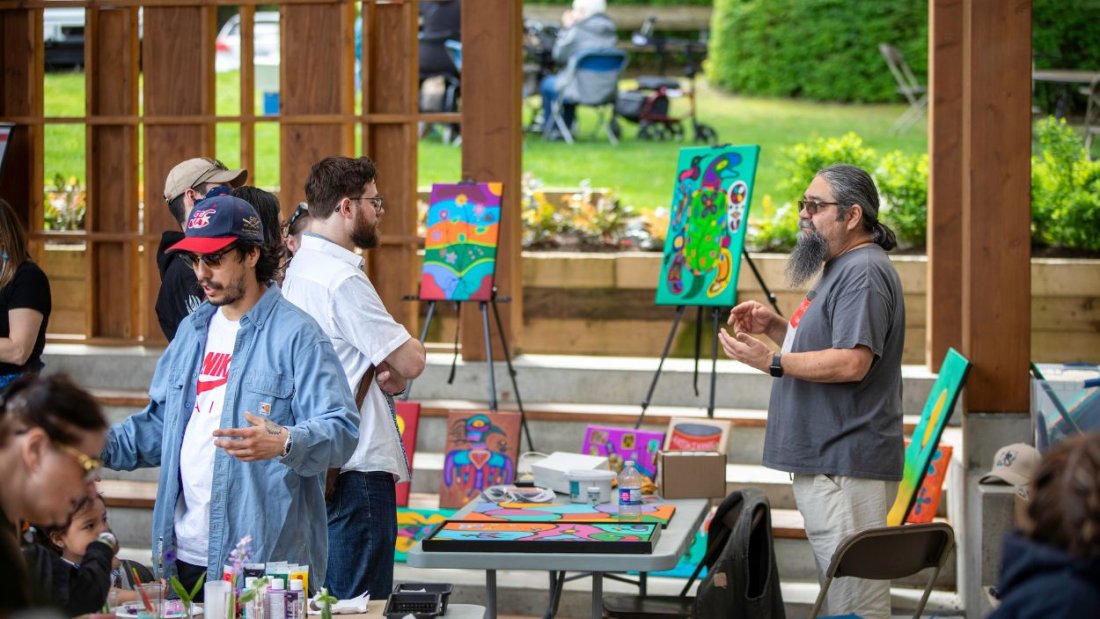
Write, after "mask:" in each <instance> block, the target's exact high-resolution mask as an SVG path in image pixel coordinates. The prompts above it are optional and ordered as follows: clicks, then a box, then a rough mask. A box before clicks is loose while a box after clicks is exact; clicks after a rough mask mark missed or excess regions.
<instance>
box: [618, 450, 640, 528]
mask: <svg viewBox="0 0 1100 619" xmlns="http://www.w3.org/2000/svg"><path fill="white" fill-rule="evenodd" d="M641 520H642V475H641V474H640V473H638V470H637V469H635V468H634V461H633V460H627V461H626V462H625V463H624V464H623V470H622V471H621V472H620V473H619V522H641Z"/></svg>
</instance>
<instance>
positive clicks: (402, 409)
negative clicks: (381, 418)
mask: <svg viewBox="0 0 1100 619" xmlns="http://www.w3.org/2000/svg"><path fill="white" fill-rule="evenodd" d="M394 404H396V405H397V430H398V431H399V432H401V446H402V447H404V448H405V457H407V458H408V459H409V472H410V473H411V472H412V462H413V455H414V454H415V453H416V430H417V427H418V426H419V425H420V403H419V402H394ZM411 487H412V482H411V481H403V482H401V483H399V484H397V506H398V507H408V506H409V489H410V488H411Z"/></svg>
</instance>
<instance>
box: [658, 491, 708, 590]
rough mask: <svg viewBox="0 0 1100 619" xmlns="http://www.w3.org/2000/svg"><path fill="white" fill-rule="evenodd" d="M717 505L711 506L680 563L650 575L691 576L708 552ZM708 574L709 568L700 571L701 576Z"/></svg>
mask: <svg viewBox="0 0 1100 619" xmlns="http://www.w3.org/2000/svg"><path fill="white" fill-rule="evenodd" d="M716 509H717V507H712V508H710V511H709V512H707V517H706V518H705V519H703V524H702V525H700V526H699V530H698V531H696V532H695V537H693V538H692V540H691V544H690V545H688V548H687V552H685V553H684V556H682V557H680V561H679V563H677V564H676V567H674V568H672V569H671V570H665V571H663V572H650V573H649V575H650V576H667V577H669V578H685V579H687V578H691V573H692V572H694V571H695V568H696V566H698V565H699V563H700V562H701V561H702V560H703V555H705V554H707V531H708V530H710V521H711V520H713V519H714V511H715V510H716ZM706 575H707V568H705V567H704V568H703V569H702V570H701V571H700V572H699V578H703V577H705V576H706Z"/></svg>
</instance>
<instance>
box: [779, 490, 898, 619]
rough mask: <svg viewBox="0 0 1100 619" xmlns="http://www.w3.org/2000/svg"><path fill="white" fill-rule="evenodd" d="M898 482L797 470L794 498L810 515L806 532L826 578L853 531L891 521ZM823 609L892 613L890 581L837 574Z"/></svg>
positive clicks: (876, 618)
mask: <svg viewBox="0 0 1100 619" xmlns="http://www.w3.org/2000/svg"><path fill="white" fill-rule="evenodd" d="M897 492H898V482H896V481H879V480H875V479H862V478H859V477H844V476H840V475H821V474H819V475H795V476H794V498H795V501H796V502H797V503H798V511H799V512H801V513H802V517H803V519H804V520H805V521H806V537H808V538H809V540H810V547H811V548H813V553H814V562H815V563H816V564H817V581H818V582H819V583H822V584H824V582H825V571H826V570H827V569H828V568H829V563H830V562H831V561H832V559H833V551H835V550H836V547H837V546H838V545H840V542H841V541H843V540H844V538H845V537H847V536H848V535H850V534H852V533H855V532H856V531H862V530H864V529H870V528H872V527H882V526H886V515H887V514H888V513H889V512H890V508H891V507H892V506H893V504H894V498H895V497H896V496H897ZM823 614H828V615H844V614H856V615H859V616H860V617H864V618H865V619H890V581H888V580H862V579H859V578H836V579H834V580H833V583H832V584H831V585H830V586H829V593H828V597H827V598H826V600H825V605H824V609H823Z"/></svg>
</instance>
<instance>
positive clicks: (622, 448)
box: [581, 425, 665, 479]
mask: <svg viewBox="0 0 1100 619" xmlns="http://www.w3.org/2000/svg"><path fill="white" fill-rule="evenodd" d="M664 442H665V433H664V432H655V431H653V430H635V429H634V428H616V427H612V426H593V425H590V426H588V427H587V428H585V430H584V443H583V444H582V445H581V453H584V454H588V455H591V456H607V460H608V463H607V464H608V467H609V468H610V469H611V470H612V471H615V472H619V471H622V470H623V463H624V462H626V461H627V460H633V461H634V466H635V468H637V469H638V471H639V472H640V473H641V474H642V475H645V476H646V477H648V478H650V479H656V478H657V454H658V452H660V451H661V445H663V444H664Z"/></svg>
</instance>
